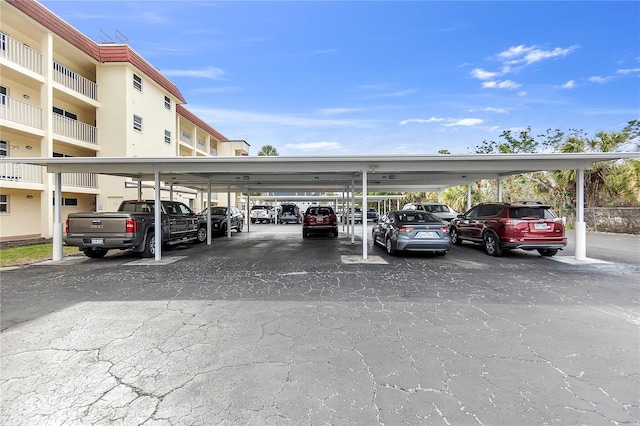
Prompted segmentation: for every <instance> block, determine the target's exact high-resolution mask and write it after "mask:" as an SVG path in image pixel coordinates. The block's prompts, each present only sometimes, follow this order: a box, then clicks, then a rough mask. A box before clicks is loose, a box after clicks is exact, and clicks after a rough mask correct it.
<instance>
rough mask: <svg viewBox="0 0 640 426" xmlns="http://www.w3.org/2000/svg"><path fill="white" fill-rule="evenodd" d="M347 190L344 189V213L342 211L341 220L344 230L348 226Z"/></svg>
mask: <svg viewBox="0 0 640 426" xmlns="http://www.w3.org/2000/svg"><path fill="white" fill-rule="evenodd" d="M345 199H346V191H344V190H343V191H342V213H340V215H341V216H342V217H341V219H342V220H341V222H342V232H344V230H345V227H346V226H347V216H345V212H348V211H349V209H348V204H347V202H346V200H345Z"/></svg>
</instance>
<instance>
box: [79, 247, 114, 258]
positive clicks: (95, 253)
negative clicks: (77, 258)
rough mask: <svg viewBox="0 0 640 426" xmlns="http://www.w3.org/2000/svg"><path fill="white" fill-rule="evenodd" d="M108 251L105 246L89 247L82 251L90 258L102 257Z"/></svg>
mask: <svg viewBox="0 0 640 426" xmlns="http://www.w3.org/2000/svg"><path fill="white" fill-rule="evenodd" d="M108 251H109V249H105V248H89V249H86V250H85V251H84V254H85V256H87V257H89V258H91V259H102V258H103V257H105V256H106V255H107V252H108Z"/></svg>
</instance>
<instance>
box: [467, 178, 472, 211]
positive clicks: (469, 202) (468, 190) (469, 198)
mask: <svg viewBox="0 0 640 426" xmlns="http://www.w3.org/2000/svg"><path fill="white" fill-rule="evenodd" d="M470 208H471V183H468V184H467V210H469V209H470Z"/></svg>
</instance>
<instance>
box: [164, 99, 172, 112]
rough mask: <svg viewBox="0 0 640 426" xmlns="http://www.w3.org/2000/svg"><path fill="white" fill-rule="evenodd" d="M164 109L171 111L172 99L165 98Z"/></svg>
mask: <svg viewBox="0 0 640 426" xmlns="http://www.w3.org/2000/svg"><path fill="white" fill-rule="evenodd" d="M164 107H165V108H166V109H168V110H171V99H169V97H168V96H165V97H164Z"/></svg>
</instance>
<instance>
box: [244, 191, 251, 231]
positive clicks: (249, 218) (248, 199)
mask: <svg viewBox="0 0 640 426" xmlns="http://www.w3.org/2000/svg"><path fill="white" fill-rule="evenodd" d="M250 201H251V193H250V192H249V188H247V205H246V206H245V219H246V220H247V232H249V231H250V229H249V225H250V224H251V217H250V216H249V204H250V203H249V202H250Z"/></svg>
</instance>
